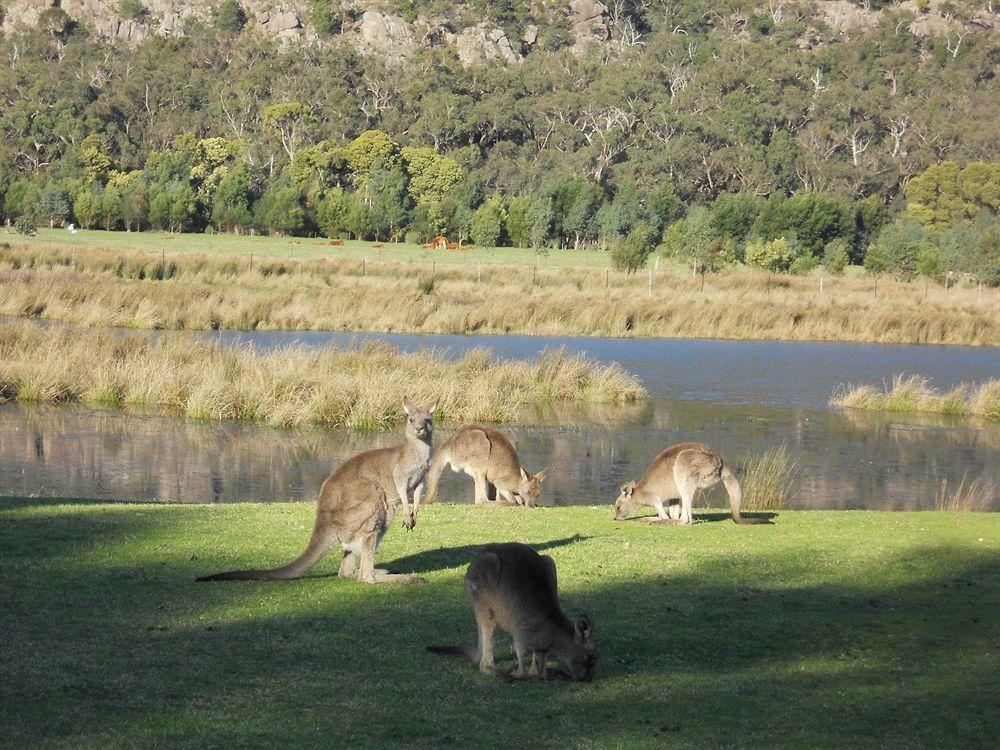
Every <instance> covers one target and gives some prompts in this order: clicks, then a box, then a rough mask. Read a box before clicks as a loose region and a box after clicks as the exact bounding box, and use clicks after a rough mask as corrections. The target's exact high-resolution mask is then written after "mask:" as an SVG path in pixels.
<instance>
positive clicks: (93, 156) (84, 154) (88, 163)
mask: <svg viewBox="0 0 1000 750" xmlns="http://www.w3.org/2000/svg"><path fill="white" fill-rule="evenodd" d="M104 148H105V146H104V142H103V141H102V140H101V138H100V137H99V136H97V135H94V134H93V133H91V134H90V135H88V136H87V137H86V138H84V139H83V143H82V144H80V164H81V166H82V167H83V176H84V178H85V179H86V180H87V181H88V182H100V183H103V182H106V181H107V179H108V176H109V175H110V173H111V169H112V166H113V162H112V161H111V157H110V156H108V155H107V154H106V153H105V151H104Z"/></svg>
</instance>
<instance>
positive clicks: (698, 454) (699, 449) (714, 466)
mask: <svg viewBox="0 0 1000 750" xmlns="http://www.w3.org/2000/svg"><path fill="white" fill-rule="evenodd" d="M720 481H721V482H722V483H723V484H724V485H725V486H726V493H727V494H728V495H729V505H730V508H731V511H732V515H733V521H735V522H736V523H740V524H769V523H771V521H768V520H765V519H763V518H743V517H742V516H740V504H741V503H742V502H743V491H742V490H741V489H740V483H739V481H737V479H736V475H735V474H733V472H732V471H731V470H730V468H729V467H728V466H727V465H726V464H725V462H723V460H722V457H721V456H720V455H719V454H718V453H716V452H715V451H714V450H712V449H711V448H709V447H708V446H707V445H703V444H702V443H681V444H680V445H674V446H672V447H670V448H667V449H666V450H663V451H660V453H659V454H657V456H656V458H654V459H653V462H652V463H651V464H650V465H649V468H648V469H646V473H645V474H643V475H642V479H640V480H639V481H638V482H634V481H628V482H625V484H623V485H622V486H621V491H620V494H619V495H618V499H617V500H616V501H615V520H616V521H623V520H624V519H625V518H626V517H628V516H630V515H631V514H632V513H634V512H635V511H636V510H638V509H639V508H641V507H643V506H644V505H652V506H653V507H654V508H655V509H656V515H657V518H652V519H649V520H650V521H652V522H656V523H676V524H681V525H684V526H690V525H691V504H692V503H693V502H694V495H695V492H697V491H698V489H705V488H708V487H711V486H712V485H714V484H716V483H717V482H720ZM664 503H667V504H668V506H669V514H668V512H667V511H665V510H664V508H663V504H664Z"/></svg>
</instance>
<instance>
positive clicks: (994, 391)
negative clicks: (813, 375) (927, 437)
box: [830, 375, 1000, 419]
mask: <svg viewBox="0 0 1000 750" xmlns="http://www.w3.org/2000/svg"><path fill="white" fill-rule="evenodd" d="M830 405H831V406H841V407H845V408H849V409H869V410H873V411H892V412H916V411H920V412H933V413H937V414H954V415H959V416H968V415H971V416H982V417H986V418H987V419H1000V379H997V378H992V379H990V380H987V381H986V382H984V383H982V384H981V385H979V386H969V385H964V384H963V385H958V386H956V387H954V388H952V389H951V390H950V391H947V392H946V393H941V392H940V391H938V390H936V389H935V388H934V387H933V386H932V385H931V383H930V381H929V380H928V379H927V378H925V377H921V376H919V375H909V376H905V375H896V376H895V377H894V378H893V379H892V383H891V384H889V385H885V386H883V388H882V389H881V390H879V389H878V388H875V387H873V386H870V385H859V386H845V385H841V386H838V387H837V389H836V390H835V391H834V392H833V396H832V397H831V398H830Z"/></svg>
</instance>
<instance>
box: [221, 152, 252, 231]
mask: <svg viewBox="0 0 1000 750" xmlns="http://www.w3.org/2000/svg"><path fill="white" fill-rule="evenodd" d="M252 199H253V190H252V186H251V183H250V175H248V174H247V172H246V170H245V169H243V168H240V167H238V168H236V169H233V170H232V171H230V172H228V173H227V174H226V176H225V177H223V178H222V181H221V182H220V183H219V187H218V189H217V190H216V191H215V195H214V196H213V199H212V223H213V224H214V225H215V226H216V228H218V229H225V230H228V231H231V232H237V233H239V232H240V231H241V230H242V229H244V228H246V227H249V226H250V225H251V224H252V223H253V217H252V214H251V212H250V204H251V203H252Z"/></svg>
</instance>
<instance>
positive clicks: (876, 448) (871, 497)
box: [0, 332, 1000, 509]
mask: <svg viewBox="0 0 1000 750" xmlns="http://www.w3.org/2000/svg"><path fill="white" fill-rule="evenodd" d="M205 335H211V336H220V337H221V338H222V339H223V340H224V341H227V342H231V343H238V342H247V341H250V342H252V343H253V344H254V345H255V346H258V347H261V348H264V347H271V346H350V345H351V343H352V341H359V340H363V339H369V338H377V339H382V340H388V341H390V342H392V343H394V344H395V345H396V346H398V347H400V348H402V349H406V350H415V349H419V348H427V347H430V348H437V349H442V350H446V351H448V352H450V353H451V354H452V355H454V356H459V355H461V353H463V352H464V351H466V350H467V349H469V348H472V347H475V346H487V347H489V348H491V349H492V350H493V351H494V352H495V353H496V354H497V355H499V356H502V357H531V356H534V355H535V354H537V353H538V352H539V351H542V350H544V349H546V348H553V347H557V346H564V347H565V348H566V349H567V351H569V352H577V351H582V352H584V353H586V354H587V355H588V356H590V357H593V358H596V359H599V360H602V361H618V362H619V363H621V364H622V366H623V367H624V368H625V369H627V370H629V371H631V372H633V373H635V374H636V375H637V376H638V377H640V379H642V381H643V383H644V385H645V386H646V388H647V389H648V391H649V392H650V396H651V398H650V399H648V400H647V401H645V402H643V403H641V404H632V405H626V406H589V407H587V406H582V407H581V406H559V407H546V408H532V409H527V410H525V411H524V413H523V414H522V416H521V420H520V424H518V425H513V426H510V427H508V428H505V429H506V430H507V431H508V432H509V433H511V435H512V437H513V438H514V439H515V441H516V443H517V447H518V452H519V453H520V455H521V458H522V461H523V462H524V463H525V465H526V466H527V467H528V469H529V470H532V471H537V470H539V469H541V468H542V467H543V466H551V467H552V471H551V472H550V478H549V479H548V480H546V483H545V485H543V488H544V493H543V495H544V498H543V499H544V500H545V501H546V502H548V503H552V504H573V503H583V504H593V503H607V502H611V501H612V500H613V499H614V496H615V494H616V488H617V486H618V485H619V484H620V483H621V482H622V481H624V480H625V479H629V478H638V477H639V476H640V475H641V473H642V471H643V469H644V468H645V466H646V464H647V463H648V462H649V460H650V459H651V458H652V457H653V456H654V455H655V454H656V453H657V452H658V451H659V450H661V449H662V448H664V447H666V446H668V445H671V444H673V443H677V442H682V441H700V442H706V443H709V444H711V445H713V446H715V447H717V448H718V449H719V451H720V452H721V453H722V454H723V456H725V457H727V458H728V459H729V460H730V461H731V463H733V464H734V465H735V466H736V467H737V470H738V469H739V467H740V466H741V465H742V463H743V462H744V460H745V458H746V456H747V454H748V452H751V453H752V452H755V451H759V450H761V449H763V448H766V447H769V446H773V445H780V444H785V445H787V446H788V448H789V451H790V452H791V453H792V454H793V455H794V456H796V457H798V459H799V463H800V466H801V472H802V481H801V486H800V487H799V491H798V494H797V495H796V498H795V501H794V503H793V505H794V507H800V508H878V509H913V508H921V507H930V506H933V504H934V500H935V497H936V495H937V494H938V492H940V491H941V488H942V485H945V486H946V487H948V488H953V487H954V486H955V485H956V484H958V483H959V482H961V481H962V480H963V478H964V479H965V480H966V481H972V480H979V482H980V485H981V486H984V487H987V488H992V490H993V495H994V504H993V507H994V508H996V507H997V497H996V496H997V492H996V488H997V486H998V483H1000V427H998V426H997V425H995V424H990V423H987V422H982V421H974V420H959V419H947V418H940V417H930V416H919V415H915V416H898V415H886V414H868V413H859V412H847V411H841V410H834V409H830V408H828V407H826V402H827V400H828V398H829V396H830V393H831V392H832V390H833V388H834V387H835V386H836V385H837V384H839V383H842V382H851V383H862V382H867V383H876V384H878V383H881V382H882V381H883V380H887V379H889V378H891V377H892V375H893V374H895V373H898V372H916V373H920V374H922V375H926V376H928V377H931V378H933V380H934V382H935V384H937V385H938V386H939V387H941V388H948V387H950V386H952V385H954V384H956V383H958V382H963V381H965V382H969V381H981V380H984V379H986V378H989V377H996V376H998V375H1000V350H998V349H996V348H993V349H989V348H974V347H918V346H885V345H869V344H818V343H789V342H770V341H768V342H744V341H718V340H704V341H701V340H644V339H626V340H622V339H588V338H582V339H578V338H548V337H534V336H496V337H491V336H423V335H392V334H359V335H350V334H330V333H322V334H319V333H281V332H261V333H243V332H240V333H236V332H224V333H221V334H215V333H213V334H205ZM449 432H450V431H449V430H448V429H447V428H443V427H442V428H439V429H438V431H437V436H436V437H437V441H438V442H440V441H442V440H444V439H445V438H446V437H447V435H448V434H449ZM397 439H398V437H397V436H396V435H394V434H391V433H388V434H387V433H379V434H365V435H359V434H354V433H350V432H345V431H337V430H324V429H318V428H311V429H302V430H275V429H270V428H266V427H261V426H257V425H248V424H231V423H200V422H194V421H189V420H183V419H177V418H173V417H164V416H158V415H141V414H122V413H120V412H111V411H109V412H101V411H89V410H88V411H84V410H72V409H64V408H27V407H20V406H15V405H7V406H2V407H0V494H2V495H38V496H42V497H65V498H71V497H83V498H95V499H142V500H159V501H173V502H186V503H194V502H234V501H242V500H255V501H280V500H314V499H315V497H316V493H317V491H318V489H319V486H320V484H321V483H322V481H323V479H324V478H325V477H326V475H327V473H329V471H330V469H331V468H332V467H333V466H335V465H336V464H337V463H338V462H339V461H341V460H343V459H344V458H345V457H347V456H349V455H351V454H353V453H355V452H357V451H359V450H363V449H366V448H369V447H375V446H381V445H387V444H391V443H393V442H395V441H396V440H397ZM441 492H442V496H443V499H445V500H449V501H450V500H454V501H461V502H467V501H469V500H471V494H472V487H471V481H469V480H468V479H467V478H465V477H462V478H457V477H454V476H453V475H451V476H450V477H449V478H447V479H446V481H445V482H444V483H443V484H442V490H441ZM720 498H721V496H720V495H713V496H710V498H709V500H716V501H717V502H718V501H719V499H720Z"/></svg>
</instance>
